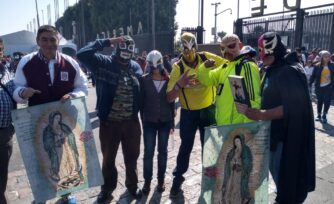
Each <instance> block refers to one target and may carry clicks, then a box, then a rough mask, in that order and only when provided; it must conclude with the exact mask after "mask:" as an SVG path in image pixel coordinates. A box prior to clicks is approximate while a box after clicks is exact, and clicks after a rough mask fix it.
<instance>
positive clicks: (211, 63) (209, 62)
mask: <svg viewBox="0 0 334 204" xmlns="http://www.w3.org/2000/svg"><path fill="white" fill-rule="evenodd" d="M215 63H216V62H215V60H214V59H208V60H206V61H205V62H204V65H205V68H211V67H213V66H214V65H215Z"/></svg>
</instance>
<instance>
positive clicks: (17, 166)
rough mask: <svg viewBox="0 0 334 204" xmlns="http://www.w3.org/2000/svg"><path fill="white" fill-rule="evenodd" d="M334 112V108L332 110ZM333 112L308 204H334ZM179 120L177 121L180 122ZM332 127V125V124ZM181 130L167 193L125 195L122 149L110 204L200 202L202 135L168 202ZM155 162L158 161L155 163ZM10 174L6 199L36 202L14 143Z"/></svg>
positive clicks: (84, 195)
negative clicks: (180, 190) (178, 192)
mask: <svg viewBox="0 0 334 204" xmlns="http://www.w3.org/2000/svg"><path fill="white" fill-rule="evenodd" d="M89 91H90V95H89V98H88V100H87V105H88V110H89V115H90V117H91V122H92V126H93V128H94V135H95V136H94V137H95V141H96V144H97V148H98V152H99V159H100V161H101V159H102V155H101V153H100V152H101V151H100V144H99V139H98V126H99V121H98V119H97V117H96V114H95V112H94V108H95V100H96V98H95V91H94V88H90V90H89ZM332 109H333V108H332ZM333 113H334V110H330V113H329V114H328V121H329V123H328V124H326V125H323V124H321V123H319V122H316V149H317V152H316V154H317V155H316V159H317V162H316V164H317V188H316V191H315V192H312V193H310V194H309V197H308V199H307V201H306V203H307V204H315V203H319V204H320V203H326V204H329V203H332V204H333V203H334V194H333V192H334V148H333V146H334V128H333V125H334V114H333ZM177 121H178V119H177ZM332 124H333V125H332ZM178 135H179V131H178V129H176V131H175V133H174V136H171V138H170V142H169V146H168V150H169V155H168V167H167V172H166V191H165V192H164V193H162V194H159V193H157V192H155V191H154V189H152V190H151V193H150V194H149V196H147V197H143V198H142V199H141V200H140V201H136V200H132V199H131V196H129V194H128V193H127V192H126V188H125V186H124V182H125V179H124V178H125V175H124V172H125V171H124V169H125V167H124V164H123V157H122V152H121V151H122V150H121V148H120V149H119V152H118V156H117V157H118V158H117V160H116V161H117V168H118V171H119V182H118V186H117V189H116V190H115V191H114V193H113V195H114V199H113V200H112V201H111V203H120V204H123V203H152V204H155V203H177V204H181V203H187V204H188V203H189V204H191V203H197V200H198V197H199V195H200V184H201V172H202V167H201V148H200V141H199V135H197V139H196V142H195V145H194V149H193V152H192V155H191V159H190V161H191V162H190V168H189V170H188V172H187V173H186V174H185V177H186V181H185V182H184V184H183V190H184V192H183V194H182V195H180V196H179V197H178V198H177V199H175V200H170V199H169V191H170V187H171V182H172V171H173V168H174V166H175V160H176V156H177V152H178V148H179V145H180V139H179V136H178ZM141 150H143V144H141ZM142 152H143V151H141V155H140V157H139V160H138V175H139V181H140V183H139V186H140V187H142V185H143V176H142V175H143V174H142V163H143V162H142V160H143V154H142ZM155 163H156V162H155ZM9 169H10V173H9V180H8V185H7V196H8V200H9V203H10V204H28V203H31V202H32V201H33V196H32V193H31V189H30V186H29V182H28V178H27V175H26V172H25V169H24V166H23V162H22V158H21V155H20V152H19V149H18V145H17V143H16V141H15V144H14V153H13V156H12V158H11V163H10V167H9ZM155 169H156V168H154V175H156V171H155ZM152 182H153V184H152V187H154V186H155V185H156V179H155V180H153V181H152ZM269 188H270V192H271V193H272V192H273V191H274V185H273V182H272V180H270V186H269ZM98 193H99V187H95V188H91V189H88V190H85V191H79V192H76V193H74V195H75V196H76V198H77V200H78V203H82V204H91V203H95V200H96V196H97V194H98ZM273 197H274V193H272V194H271V195H270V198H271V200H273ZM48 203H57V199H53V200H51V201H48Z"/></svg>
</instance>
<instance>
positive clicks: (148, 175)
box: [143, 121, 172, 181]
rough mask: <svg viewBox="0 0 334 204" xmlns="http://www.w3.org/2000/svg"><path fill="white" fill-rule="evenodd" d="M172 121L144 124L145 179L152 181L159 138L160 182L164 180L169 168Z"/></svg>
mask: <svg viewBox="0 0 334 204" xmlns="http://www.w3.org/2000/svg"><path fill="white" fill-rule="evenodd" d="M171 127H172V121H169V122H157V123H154V122H144V123H143V130H144V179H145V180H148V181H149V180H151V179H152V174H153V173H152V169H153V157H154V150H155V144H156V140H157V138H158V180H164V178H165V172H166V168H167V152H168V151H167V147H168V138H169V132H170V130H171Z"/></svg>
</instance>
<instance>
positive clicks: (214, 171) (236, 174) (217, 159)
mask: <svg viewBox="0 0 334 204" xmlns="http://www.w3.org/2000/svg"><path fill="white" fill-rule="evenodd" d="M269 133H270V122H252V123H246V124H237V125H226V126H220V127H207V128H206V129H205V140H204V141H205V142H204V149H203V171H202V187H201V196H200V198H199V203H207V204H211V203H218V204H230V203H239V204H253V203H256V204H267V203H268V202H269V197H268V170H269Z"/></svg>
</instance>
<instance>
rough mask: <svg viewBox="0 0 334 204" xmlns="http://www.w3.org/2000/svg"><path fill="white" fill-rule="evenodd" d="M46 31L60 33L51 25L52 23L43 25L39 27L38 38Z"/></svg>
mask: <svg viewBox="0 0 334 204" xmlns="http://www.w3.org/2000/svg"><path fill="white" fill-rule="evenodd" d="M44 32H51V33H54V34H56V35H57V34H58V31H57V29H56V28H55V27H53V26H51V25H42V26H41V27H39V28H38V31H37V39H39V37H40V35H41V34H42V33H44Z"/></svg>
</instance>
